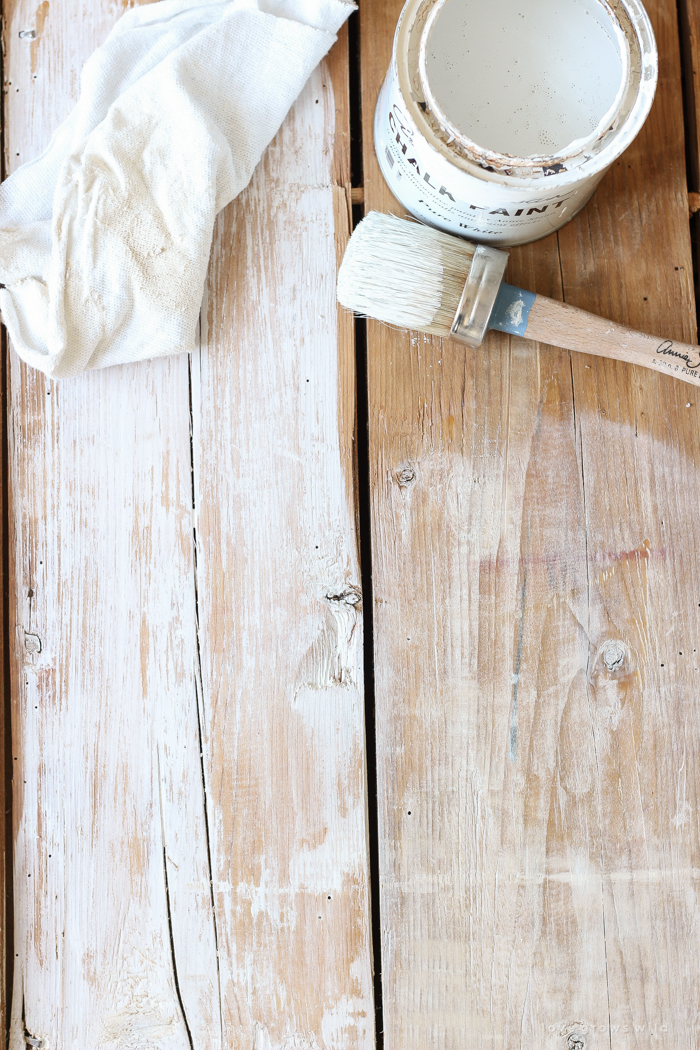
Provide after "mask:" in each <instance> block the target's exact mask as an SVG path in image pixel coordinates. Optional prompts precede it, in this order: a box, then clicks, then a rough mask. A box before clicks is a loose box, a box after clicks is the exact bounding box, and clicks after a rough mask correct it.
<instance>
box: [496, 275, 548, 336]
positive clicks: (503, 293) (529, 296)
mask: <svg viewBox="0 0 700 1050" xmlns="http://www.w3.org/2000/svg"><path fill="white" fill-rule="evenodd" d="M536 298H537V296H536V295H534V294H533V293H532V292H525V291H523V289H522V288H513V287H512V286H511V285H510V284H506V282H505V281H504V282H503V283H502V284H501V287H500V289H499V292H498V295H497V296H496V303H495V305H494V308H493V313H492V314H491V320H490V321H489V328H490V329H492V328H495V329H496V331H498V332H508V333H509V335H525V331H526V329H527V322H528V321H529V320H530V310H532V308H533V306H534V305H535V299H536Z"/></svg>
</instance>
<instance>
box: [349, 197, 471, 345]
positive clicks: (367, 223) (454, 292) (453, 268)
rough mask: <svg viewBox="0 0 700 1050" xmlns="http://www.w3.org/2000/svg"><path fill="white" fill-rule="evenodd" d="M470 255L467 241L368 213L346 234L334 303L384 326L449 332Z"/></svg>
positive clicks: (445, 333)
mask: <svg viewBox="0 0 700 1050" xmlns="http://www.w3.org/2000/svg"><path fill="white" fill-rule="evenodd" d="M473 257H474V245H472V244H469V243H468V242H467V241H462V240H460V239H459V238H458V237H451V236H450V235H449V234H446V233H440V232H439V231H438V230H433V229H432V228H431V227H429V226H423V225H421V224H420V223H416V222H407V221H406V220H405V219H398V218H396V216H395V215H383V214H381V213H380V212H376V211H373V212H370V213H369V215H368V216H367V217H366V218H365V219H363V220H362V222H361V223H360V224H359V225H358V227H357V229H356V230H355V232H354V233H353V235H352V237H351V238H350V243H349V244H348V247H347V251H346V252H345V258H344V259H343V263H342V265H341V267H340V272H339V274H338V302H340V303H341V304H342V305H343V306H345V307H347V309H348V310H353V311H354V312H355V313H358V314H363V315H364V316H367V317H374V318H376V320H378V321H385V322H386V323H387V324H395V325H399V326H400V327H401V328H411V329H414V330H417V331H422V332H429V333H431V334H433V335H442V336H445V335H449V332H450V327H451V325H452V322H453V320H454V316H455V314H456V312H457V307H458V306H459V300H460V298H461V295H462V290H463V288H464V285H465V283H466V280H467V277H468V275H469V270H470V268H471V264H472V259H473Z"/></svg>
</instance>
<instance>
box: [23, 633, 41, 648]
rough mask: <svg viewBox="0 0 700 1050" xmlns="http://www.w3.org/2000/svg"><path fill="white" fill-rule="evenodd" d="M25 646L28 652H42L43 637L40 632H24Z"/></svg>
mask: <svg viewBox="0 0 700 1050" xmlns="http://www.w3.org/2000/svg"><path fill="white" fill-rule="evenodd" d="M24 648H25V651H26V652H28V653H40V652H41V638H40V637H39V635H38V634H27V632H26V631H25V633H24Z"/></svg>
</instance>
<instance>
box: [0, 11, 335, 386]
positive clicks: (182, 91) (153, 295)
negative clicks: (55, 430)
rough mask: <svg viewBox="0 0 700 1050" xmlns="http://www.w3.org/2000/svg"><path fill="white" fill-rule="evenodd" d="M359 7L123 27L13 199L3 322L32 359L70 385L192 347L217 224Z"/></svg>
mask: <svg viewBox="0 0 700 1050" xmlns="http://www.w3.org/2000/svg"><path fill="white" fill-rule="evenodd" d="M351 10H353V5H352V4H351V3H347V2H345V0H227V2H219V3H207V2H203V0H199V2H197V0H161V2H160V3H156V4H152V5H149V6H146V7H142V8H135V9H132V10H130V11H128V12H127V13H126V14H125V15H124V16H123V17H122V18H121V19H120V20H119V22H118V23H117V24H116V26H115V28H114V29H113V31H112V33H111V34H110V36H109V37H108V39H107V40H106V42H105V43H104V45H103V46H102V47H100V48H99V49H98V50H97V51H96V52H95V53H94V54H93V55H92V56H91V58H90V59H89V60H88V62H87V63H86V64H85V67H84V69H83V74H82V80H81V95H80V101H79V102H78V105H77V106H76V107H75V109H74V110H73V112H72V113H71V115H70V116H69V118H68V119H67V120H66V121H65V123H64V124H63V125H62V126H61V127H60V128H59V129H58V131H57V132H56V134H55V135H54V137H53V139H52V141H51V144H50V145H49V147H48V149H47V150H46V152H45V153H44V154H43V155H42V156H41V157H40V158H39V159H38V160H36V161H34V162H32V163H29V164H25V165H24V166H23V167H21V168H19V169H18V170H17V171H16V172H15V173H14V174H13V175H11V176H10V178H9V179H7V180H6V182H5V183H4V184H3V185H2V186H1V187H0V283H2V284H4V285H5V288H4V289H2V290H1V291H0V310H1V311H2V317H3V320H4V322H5V324H6V325H7V328H8V330H9V332H10V335H11V338H12V342H13V345H14V347H15V349H16V350H17V352H18V353H19V354H20V356H21V357H22V358H24V360H25V361H27V362H28V363H29V364H30V365H33V366H34V367H36V368H39V369H41V370H42V371H43V372H45V373H46V374H47V375H50V376H53V377H54V378H60V377H65V376H72V375H76V374H78V373H79V372H82V371H84V370H85V369H90V368H101V367H104V366H106V365H113V364H121V363H124V362H127V361H137V360H140V359H142V358H146V357H160V356H163V355H165V354H172V353H178V352H180V351H183V350H190V349H192V347H193V344H194V336H195V331H196V326H197V319H198V315H199V309H200V305H201V301H202V294H203V289H204V281H205V277H206V270H207V265H208V260H209V251H210V247H211V239H212V234H213V228H214V219H215V217H216V214H217V212H218V211H220V210H221V209H222V208H223V207H225V205H227V204H228V203H229V201H231V200H233V198H234V197H235V196H237V194H239V193H240V192H241V190H242V189H244V188H245V186H246V185H247V184H248V182H249V181H250V178H251V176H252V174H253V170H254V168H255V166H256V164H257V163H258V161H259V160H260V157H261V156H262V153H263V151H264V150H265V148H266V146H267V145H268V143H269V142H270V141H271V139H272V138H273V137H274V135H275V134H276V132H277V131H278V129H279V127H280V125H281V123H282V121H283V120H284V117H285V116H286V114H287V112H288V110H289V108H290V106H291V105H292V103H293V102H294V100H295V99H296V97H297V96H298V94H299V92H300V91H301V89H302V87H303V86H304V84H305V83H306V81H307V79H308V77H309V75H310V73H311V71H312V70H313V69H314V67H315V66H316V65H317V63H318V62H319V61H320V60H321V58H323V56H324V55H325V54H326V53H327V51H328V49H329V48H330V46H331V44H332V43H333V41H334V40H335V34H336V33H337V31H338V29H339V28H340V27H341V25H342V24H343V22H344V21H345V19H346V18H347V17H348V15H349V13H350V11H351Z"/></svg>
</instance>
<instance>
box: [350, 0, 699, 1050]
mask: <svg viewBox="0 0 700 1050" xmlns="http://www.w3.org/2000/svg"><path fill="white" fill-rule="evenodd" d="M647 6H648V9H649V12H650V15H651V17H652V19H653V21H654V24H655V28H656V31H657V34H658V39H659V45H660V50H661V56H662V77H661V84H660V89H659V96H658V100H657V102H656V105H655V107H654V111H653V113H652V116H651V118H650V120H649V122H648V124H647V126H646V128H645V129H644V132H643V133H642V135H641V136H640V138H639V139H638V141H637V142H636V143H635V145H634V146H633V147H632V149H631V150H630V151H629V152H628V154H626V156H625V157H624V158H623V160H622V161H621V162H620V163H619V164H618V165H616V166H615V168H614V170H613V171H611V172H610V174H609V175H608V176H607V177H606V179H605V180H604V182H603V184H602V185H601V188H600V189H599V191H598V193H597V194H596V196H595V198H594V200H593V201H592V202H591V204H590V205H589V206H588V207H587V208H586V209H585V211H584V212H583V213H582V214H581V215H580V216H579V217H578V218H577V219H576V220H575V221H574V222H573V223H571V224H570V225H569V226H568V227H566V228H565V229H564V230H562V231H560V234H559V235H558V237H557V236H554V237H551V238H549V239H548V240H546V241H542V242H540V243H538V244H536V245H533V246H530V247H527V248H524V249H519V250H517V251H515V252H514V253H513V256H512V261H511V266H510V271H509V276H508V280H509V281H510V282H511V283H513V284H516V285H520V286H522V287H525V288H529V289H531V290H532V291H535V292H537V293H539V294H542V295H547V296H550V297H552V298H555V299H562V298H564V299H565V300H566V301H567V302H568V303H572V304H573V305H575V306H578V307H581V308H584V309H589V310H592V311H594V312H596V313H599V314H601V315H602V316H605V317H609V318H611V319H613V320H614V321H617V322H618V323H621V324H626V325H631V326H633V327H636V328H641V329H642V330H646V331H656V330H658V331H664V332H668V335H669V337H670V338H673V339H678V340H684V341H686V342H695V327H694V317H695V312H694V302H693V292H692V282H691V279H690V278H691V263H690V238H689V231H688V205H687V186H686V182H685V171H684V157H683V126H682V111H681V99H680V83H679V74H678V68H679V62H678V37H677V26H676V23H675V6H672V5H664V4H662V3H659V2H652V3H649V4H648V5H647ZM400 7H401V4H400V2H399V0H382V2H377V3H374V4H371V5H365V6H364V7H363V8H362V78H363V123H364V128H365V150H364V162H365V204H366V207H368V208H378V209H380V210H384V211H388V210H394V211H398V213H399V214H400V213H401V211H402V209H401V207H400V205H398V203H397V202H395V201H394V200H393V199H392V198H391V196H390V194H389V193H388V191H387V189H386V187H385V186H384V184H383V181H382V178H381V175H380V173H379V170H378V167H377V165H376V161H375V159H374V156H373V151H372V142H371V134H370V133H369V132H370V129H371V127H372V116H373V107H374V104H375V102H376V97H377V93H378V90H379V87H380V84H381V81H382V79H383V77H384V75H385V73H386V70H387V68H388V64H389V57H390V49H391V38H392V34H393V28H394V26H395V23H396V19H397V17H398V14H399V11H400ZM368 377H369V378H368V396H369V405H370V458H371V463H370V469H371V478H372V530H373V544H372V551H373V555H372V558H373V569H374V579H373V587H374V595H375V609H374V624H375V660H376V689H377V754H378V789H379V824H380V874H381V911H382V969H383V992H384V1028H385V1045H386V1046H387V1047H388V1048H389V1050H398V1048H401V1050H410V1048H416V1050H418V1048H419V1047H420V1048H422V1047H425V1046H431V1047H440V1048H449V1050H463V1048H464V1047H466V1046H468V1047H469V1048H470V1050H481V1048H484V1050H485V1048H489V1050H512V1048H514V1047H522V1048H527V1050H534V1048H537V1050H542V1048H544V1050H572V1048H576V1050H582V1048H584V1047H585V1048H586V1050H603V1048H608V1047H612V1050H628V1048H629V1050H631V1048H632V1047H634V1048H635V1050H642V1048H645V1050H646V1048H651V1047H658V1046H668V1047H669V1048H670V1047H673V1048H674V1050H675V1048H684V1050H691V1047H695V1046H696V1043H697V1039H698V1034H699V1031H700V1030H699V1028H698V1022H699V1018H698V1014H697V1003H698V1002H699V1001H700V964H699V963H698V955H697V948H696V944H695V937H696V933H695V932H694V931H696V930H697V923H698V919H699V915H698V910H699V909H698V899H697V888H698V871H700V854H699V847H700V843H699V841H698V823H697V806H698V794H699V793H698V774H697V767H696V764H695V760H694V756H695V755H696V754H697V752H698V747H699V745H700V716H699V712H698V707H697V696H698V676H699V675H700V670H699V668H700V663H699V662H698V654H697V652H696V651H695V650H696V648H697V647H696V645H695V643H694V641H693V639H694V637H695V636H696V635H697V633H698V626H699V623H700V611H699V610H700V586H699V583H700V580H699V579H698V572H697V565H696V559H695V557H694V550H695V548H696V547H697V545H698V539H699V538H700V537H698V529H699V527H698V523H697V513H696V508H697V504H698V495H699V492H698V488H699V487H700V486H699V484H698V480H699V477H700V448H699V447H698V439H697V432H698V405H697V399H696V398H695V395H694V392H693V391H692V390H690V389H689V388H688V387H684V386H683V384H680V383H674V382H673V381H672V380H671V379H670V378H666V377H662V376H656V375H653V374H651V373H649V372H646V371H645V370H642V369H634V368H632V367H630V366H629V365H625V364H621V363H617V362H610V361H605V360H602V359H599V358H592V357H587V356H586V355H573V356H570V355H569V354H568V353H565V352H562V351H559V350H555V349H553V348H550V347H545V346H542V345H539V344H533V343H527V342H525V341H519V340H515V339H514V340H512V341H510V340H508V339H507V338H506V337H503V336H501V335H498V334H497V333H492V335H491V336H490V337H489V340H488V343H487V344H486V345H485V347H484V348H483V349H482V350H478V351H469V350H465V349H463V348H459V347H455V346H454V345H453V344H450V343H444V344H443V343H441V342H440V341H437V340H431V339H428V338H424V337H421V336H418V335H415V334H410V335H404V334H401V333H396V332H393V331H391V330H390V329H388V328H385V327H382V326H379V325H375V324H370V325H368ZM681 653H682V654H683V655H680V654H681Z"/></svg>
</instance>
